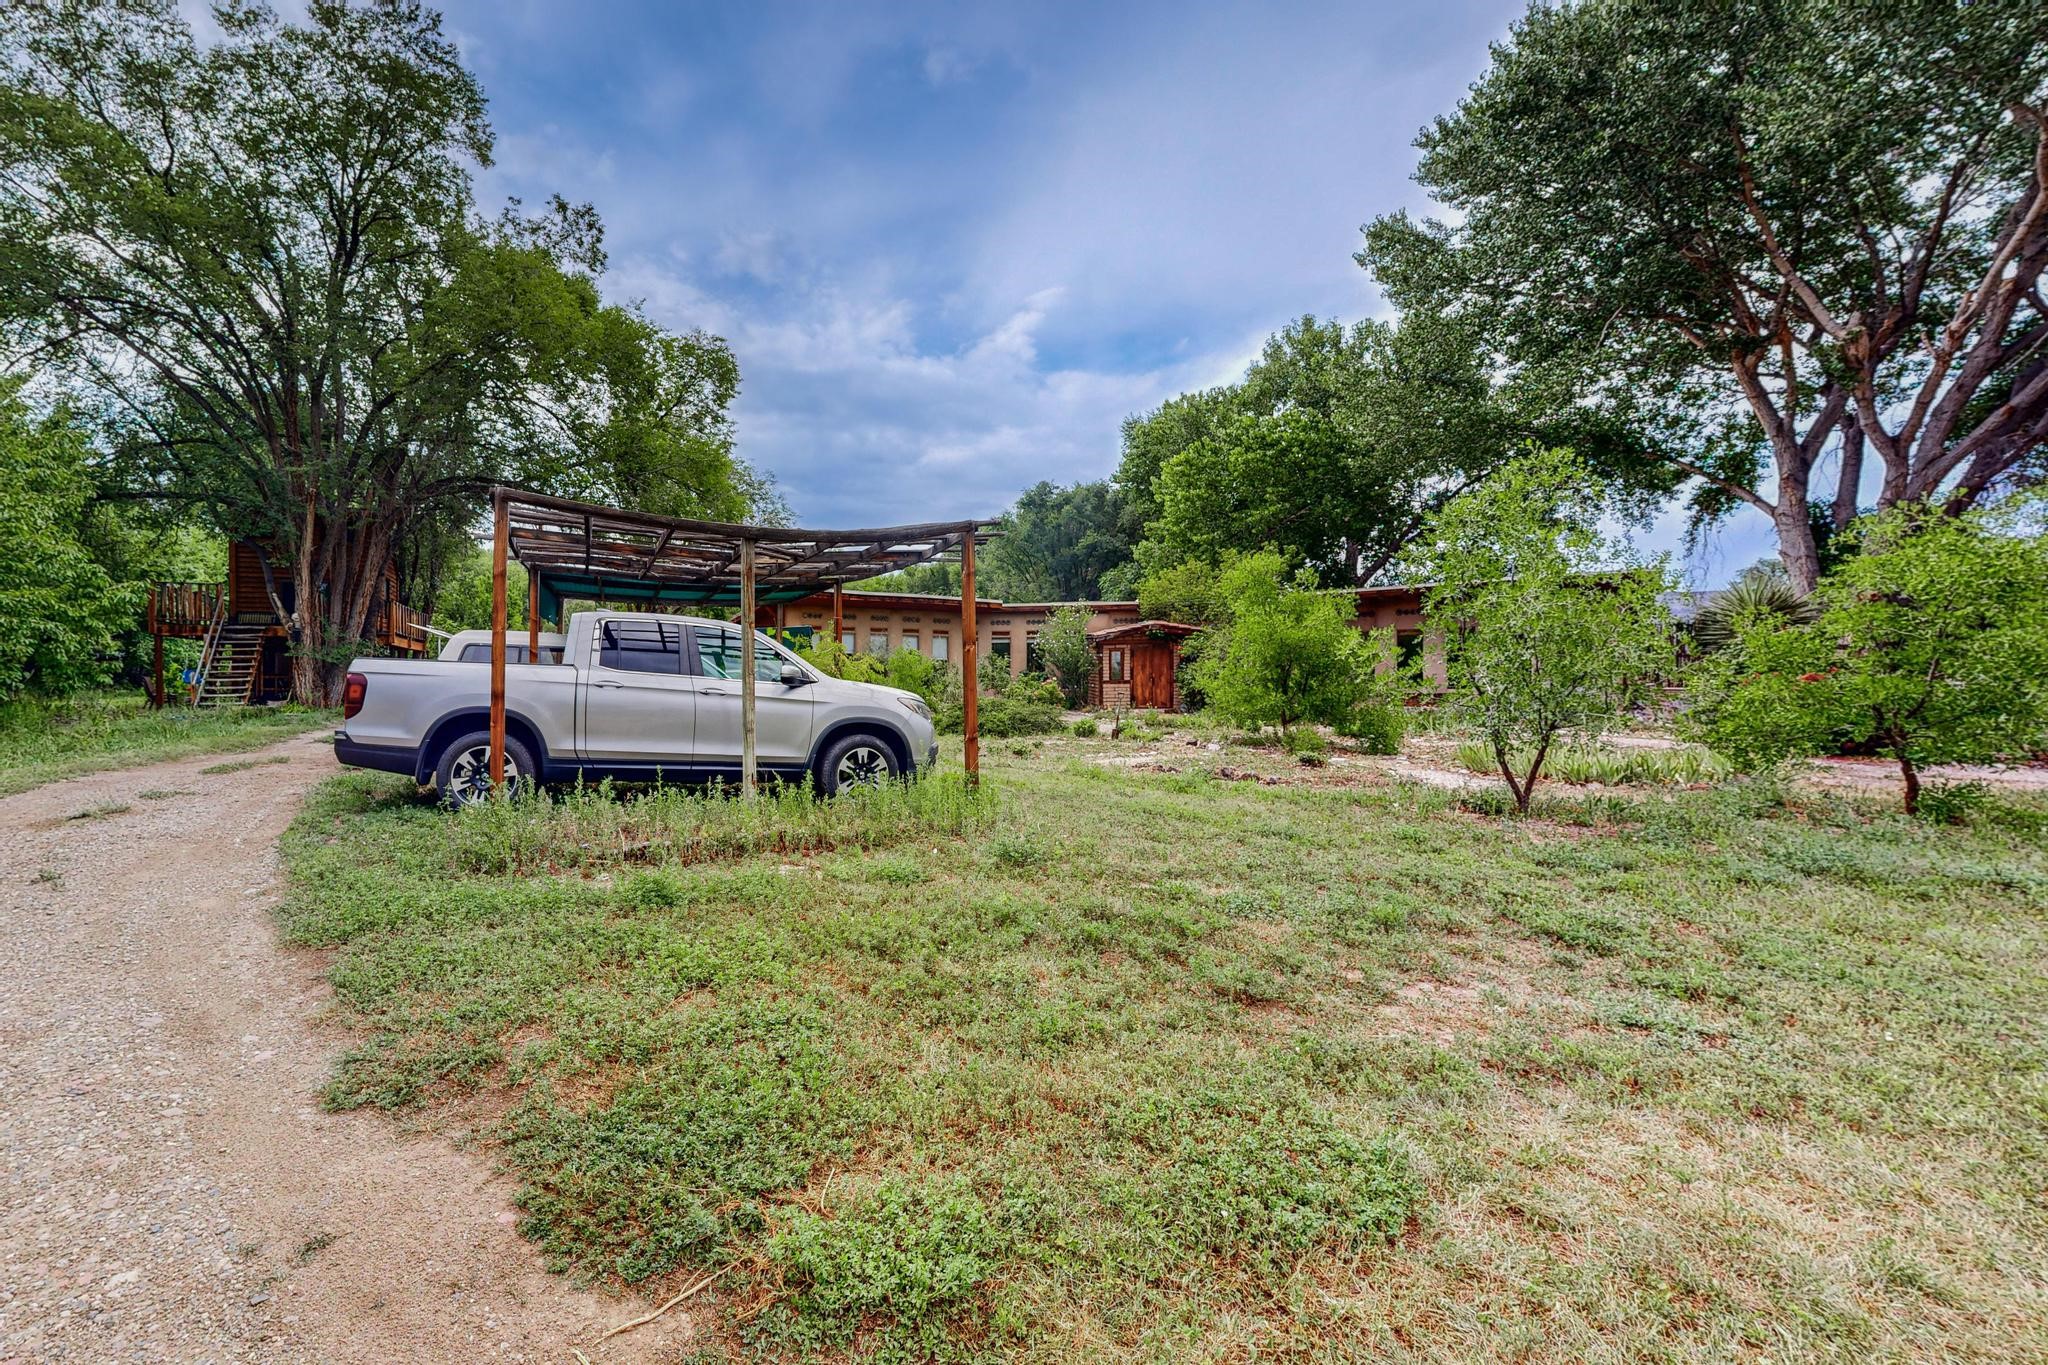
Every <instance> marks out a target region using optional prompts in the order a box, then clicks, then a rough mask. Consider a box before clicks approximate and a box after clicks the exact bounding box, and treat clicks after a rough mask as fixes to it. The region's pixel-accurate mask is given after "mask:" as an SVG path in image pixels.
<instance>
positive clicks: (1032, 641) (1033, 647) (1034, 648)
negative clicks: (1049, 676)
mask: <svg viewBox="0 0 2048 1365" xmlns="http://www.w3.org/2000/svg"><path fill="white" fill-rule="evenodd" d="M1024 671H1025V672H1027V673H1043V672H1045V660H1044V659H1041V658H1040V657H1039V656H1038V632H1037V631H1035V630H1034V631H1032V632H1031V633H1030V634H1029V635H1026V636H1025V637H1024Z"/></svg>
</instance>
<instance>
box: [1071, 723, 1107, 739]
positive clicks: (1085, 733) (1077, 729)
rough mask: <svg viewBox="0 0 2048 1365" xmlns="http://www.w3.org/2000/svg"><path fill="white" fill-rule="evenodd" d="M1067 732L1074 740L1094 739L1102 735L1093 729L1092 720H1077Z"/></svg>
mask: <svg viewBox="0 0 2048 1365" xmlns="http://www.w3.org/2000/svg"><path fill="white" fill-rule="evenodd" d="M1067 730H1068V733H1069V734H1071V735H1073V736H1074V738H1076V739H1094V738H1096V737H1097V736H1099V735H1100V734H1101V733H1102V732H1101V731H1100V730H1098V729H1097V728H1096V727H1095V721H1094V720H1093V719H1092V718H1091V719H1089V720H1077V721H1075V722H1074V723H1073V724H1072V725H1070V726H1068V727H1067Z"/></svg>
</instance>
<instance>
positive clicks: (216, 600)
mask: <svg viewBox="0 0 2048 1365" xmlns="http://www.w3.org/2000/svg"><path fill="white" fill-rule="evenodd" d="M227 591H228V585H227V584H225V583H159V584H157V585H156V586H155V587H153V588H151V589H150V590H149V606H148V611H147V615H146V618H145V620H146V629H147V630H148V631H149V633H150V634H152V635H173V636H190V637H192V638H195V639H196V638H199V637H202V636H204V635H205V634H206V630H207V627H208V626H209V625H211V624H212V622H213V618H214V614H215V613H216V612H218V611H219V610H220V605H221V602H222V601H223V600H224V599H225V598H226V596H227Z"/></svg>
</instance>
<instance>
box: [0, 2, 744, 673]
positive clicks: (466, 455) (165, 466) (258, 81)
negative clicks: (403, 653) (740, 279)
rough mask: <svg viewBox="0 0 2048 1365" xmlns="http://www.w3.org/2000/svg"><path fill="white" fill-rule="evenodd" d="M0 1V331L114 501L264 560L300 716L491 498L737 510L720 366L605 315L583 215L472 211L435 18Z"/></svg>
mask: <svg viewBox="0 0 2048 1365" xmlns="http://www.w3.org/2000/svg"><path fill="white" fill-rule="evenodd" d="M214 17H215V20H216V23H217V24H218V26H219V29H220V34H221V36H220V37H219V39H218V40H217V41H214V42H210V43H207V44H203V45H202V44H200V43H198V42H196V41H195V40H194V38H193V35H192V33H191V31H190V29H189V28H188V26H187V25H186V24H185V22H184V21H183V19H182V18H181V17H180V15H179V13H178V11H177V8H176V6H175V5H174V3H172V0H118V3H107V4H98V5H87V4H71V3H63V2H62V0H45V2H44V3H25V4H20V5H14V6H10V8H9V22H8V25H7V26H6V29H5V34H4V36H0V325H4V326H5V327H6V328H7V332H8V336H9V338H10V340H11V341H13V342H14V343H15V346H16V351H17V363H18V364H23V365H28V366H32V367H33V368H34V369H35V370H36V371H37V372H38V373H39V374H40V375H42V376H44V377H45V378H47V379H50V380H53V381H55V382H56V383H59V384H61V385H63V386H64V387H66V388H67V389H69V390H70V392H71V394H72V395H73V399H74V401H75V402H77V403H78V404H79V405H80V406H82V407H84V406H88V405H89V406H93V407H96V408H97V410H98V411H99V413H100V414H101V416H102V418H103V420H104V422H105V424H106V426H107V427H108V429H109V431H110V432H111V433H112V435H111V437H110V439H112V440H114V441H115V442H116V443H118V445H119V446H120V448H121V450H122V452H123V453H124V455H125V456H126V457H127V460H128V465H129V471H130V475H129V476H130V479H131V481H132V484H133V488H134V491H136V492H138V493H140V494H145V495H147V496H149V497H152V498H155V499H158V500H160V501H162V502H166V503H170V504H174V505H178V506H183V507H188V508H197V509H201V510H202V511H203V512H204V513H205V514H206V515H207V516H208V517H210V519H211V520H212V521H213V522H214V523H215V524H216V525H217V526H218V527H219V528H220V529H221V530H223V531H225V532H228V533H230V534H236V535H247V534H260V535H270V536H276V537H280V538H281V539H282V540H283V541H284V542H285V543H286V544H288V545H290V546H292V547H293V557H292V562H291V563H290V564H289V565H288V566H283V568H284V571H283V573H281V574H280V578H281V579H282V580H284V581H288V582H289V583H290V584H291V585H292V587H293V589H294V598H295V605H294V620H293V626H294V633H295V638H296V641H297V646H296V648H297V676H296V685H297V691H298V693H299V695H300V696H301V697H302V698H304V699H306V700H311V701H321V700H325V699H326V698H327V697H328V696H329V695H330V694H331V692H332V688H333V685H334V682H335V680H336V675H337V665H338V663H339V661H340V660H341V659H343V658H345V657H346V656H347V654H348V653H349V652H351V651H353V650H354V649H356V648H357V647H358V644H359V640H360V637H361V636H362V635H363V634H364V624H365V620H366V617H367V613H368V610H369V608H370V605H371V601H372V597H373V594H374V593H375V592H376V590H377V581H378V574H379V570H380V567H381V565H382V564H383V562H384V561H385V559H386V558H387V557H388V556H389V555H390V554H391V553H392V552H393V550H394V548H395V547H396V546H398V545H400V544H401V543H402V542H404V541H405V540H406V539H407V537H408V536H411V535H413V534H415V533H418V532H420V531H422V530H423V529H430V530H438V531H440V532H442V533H443V535H444V538H445V532H446V530H447V529H448V528H449V527H451V526H462V525H465V524H466V523H467V522H468V521H469V520H470V519H471V518H472V517H473V516H474V513H475V510H476V509H477V507H478V506H479V502H480V499H481V496H482V494H483V492H484V491H485V490H486V489H487V488H488V487H489V486H490V485H491V484H493V483H495V482H499V481H512V482H518V483H521V484H525V485H529V486H534V487H538V488H541V489H546V490H552V491H557V492H564V493H572V494H583V495H587V496H595V497H601V498H605V499H616V500H621V501H625V502H628V503H632V504H635V505H639V506H644V507H649V508H652V509H655V510H660V511H666V512H694V513H698V514H701V515H713V516H737V515H742V514H744V513H745V512H747V511H748V510H749V506H748V504H749V499H750V497H751V496H752V495H754V494H756V493H758V492H759V491H760V485H759V482H758V481H757V480H753V479H751V478H750V476H749V475H748V473H747V471H745V470H744V469H743V468H742V467H741V466H739V465H738V464H737V463H736V462H735V461H734V459H733V458H732V455H731V451H730V432H729V427H728V421H727V416H726V411H727V405H728V403H729V402H730V400H731V398H732V396H733V393H734V391H735V388H736V386H737V383H738V375H737V368H736V366H735V364H734V362H733V359H732V356H731V354H730V352H729V351H728V350H727V348H726V347H725V345H724V344H723V343H722V342H720V341H718V340H717V339H715V338H712V337H708V336H703V335H701V334H694V333H693V334H690V335H687V336H675V335H672V334H669V333H666V332H664V331H662V330H661V329H660V328H658V327H656V326H654V325H653V324H652V323H650V322H649V321H648V320H647V319H646V318H645V317H643V316H642V315H641V314H639V313H638V312H637V311H635V310H633V309H630V308H624V307H618V306H607V305H606V304H605V303H604V302H603V300H602V299H601V297H600V296H599V293H598V290H597V286H596V283H595V279H596V276H597V274H598V273H599V272H600V271H601V269H602V266H603V254H602V247H601V235H600V230H599V224H598V222H597V220H596V217H595V215H594V213H593V212H592V211H591V210H589V209H588V208H587V207H584V208H578V207H572V206H570V205H567V204H564V203H561V202H559V201H557V202H555V203H554V204H552V205H550V206H549V207H548V208H547V209H545V210H543V211H541V212H538V213H527V212H526V211H524V210H523V209H522V208H521V207H520V206H519V205H517V204H514V205H512V206H510V207H508V208H507V209H506V210H505V211H504V212H503V213H501V214H499V215H496V216H490V215H486V214H484V213H482V212H480V211H479V210H478V208H477V206H476V204H475V202H474V199H473V195H472V190H471V168H472V167H474V166H477V165H489V164H490V158H491V133H490V129H489V127H488V125H487V123H486V122H485V117H484V97H483V93H482V91H481V89H480V88H479V87H478V85H477V82H476V81H475V79H474V78H473V77H472V76H471V75H470V73H469V72H467V71H466V70H464V69H463V67H462V65H461V63H460V61H459V59H458V56H457V53H456V51H455V47H454V45H453V43H452V42H450V41H449V40H448V38H447V37H446V36H445V35H444V34H443V32H442V30H441V25H440V21H439V18H438V16H436V15H435V14H433V13H432V12H431V11H428V10H426V9H423V8H422V7H421V6H419V5H418V4H416V3H408V0H375V2H374V3H367V4H347V3H337V2H336V0H316V2H315V3H313V4H311V5H310V6H309V8H308V11H307V15H306V19H305V21H304V22H303V23H300V24H286V23H283V22H281V21H280V20H279V19H278V18H277V17H276V16H275V15H274V14H273V13H272V12H271V11H270V10H269V9H268V8H266V7H264V6H261V5H258V4H245V3H222V4H219V5H217V6H216V7H215V10H214Z"/></svg>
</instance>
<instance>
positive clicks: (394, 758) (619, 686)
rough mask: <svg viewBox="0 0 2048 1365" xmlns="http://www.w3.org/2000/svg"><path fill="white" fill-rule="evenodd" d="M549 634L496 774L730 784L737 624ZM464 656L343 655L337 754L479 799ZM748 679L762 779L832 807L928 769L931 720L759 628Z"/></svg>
mask: <svg viewBox="0 0 2048 1365" xmlns="http://www.w3.org/2000/svg"><path fill="white" fill-rule="evenodd" d="M524 638H525V637H524V635H523V634H522V633H520V632H517V631H514V632H510V633H509V634H508V637H507V639H508V643H509V642H510V641H511V640H513V639H517V640H519V641H521V642H522V643H523V642H524ZM562 639H563V653H562V656H561V659H562V661H561V662H560V663H537V664H535V663H508V664H507V665H506V668H505V760H506V776H507V777H508V778H516V779H517V780H519V781H534V780H538V781H541V782H563V781H571V780H573V779H575V778H577V777H579V776H581V777H584V778H588V779H591V780H593V781H594V780H597V779H600V778H605V777H611V778H617V779H619V780H621V781H631V782H652V781H667V782H705V781H710V780H713V779H722V780H725V781H737V780H738V779H739V775H740V632H739V627H737V626H735V625H731V624H729V623H727V622H724V621H709V620H702V619H699V618H697V617H690V616H656V615H647V614H633V613H620V612H603V611H586V612H578V613H576V614H575V615H573V616H571V617H570V618H569V628H568V629H567V630H566V631H564V632H563V637H562ZM542 653H543V656H544V657H545V656H546V655H547V653H548V651H546V650H543V651H542ZM507 654H508V655H510V651H509V650H508V651H507ZM473 658H474V655H473V654H470V653H465V654H463V655H460V656H458V658H457V659H453V660H451V659H449V658H447V657H446V656H444V657H442V658H440V659H357V660H355V661H354V662H353V663H351V664H350V665H349V674H348V682H347V686H346V687H345V688H344V690H343V693H342V711H341V714H342V728H341V729H339V730H337V731H336V732H335V735H334V756H335V757H336V758H337V759H339V760H340V761H341V762H342V763H344V764H346V765H349V766H351V767H357V768H376V769H379V770H381V771H384V772H394V773H405V774H406V775H408V776H410V777H411V778H412V779H413V780H414V781H416V782H418V783H420V784H421V785H422V786H427V785H431V786H434V787H436V788H438V789H439V790H440V792H441V793H442V795H443V796H444V797H446V798H447V799H449V800H451V801H455V802H458V803H460V802H466V801H471V800H474V799H476V798H477V797H479V796H481V795H483V794H485V793H486V792H488V791H489V788H490V773H489V759H490V697H491V667H490V651H489V649H488V647H486V649H485V650H484V651H483V657H482V658H481V659H476V660H475V661H472V659H473ZM754 678H755V683H754V717H755V755H756V763H757V764H758V766H759V769H760V771H761V773H762V775H763V776H774V777H780V778H784V779H787V780H791V781H795V780H800V779H802V778H803V777H804V776H806V775H809V776H810V777H811V778H812V780H813V781H814V782H815V783H816V785H817V788H818V790H819V791H821V792H823V793H824V794H826V795H828V796H830V795H834V794H836V793H838V792H840V791H842V790H844V789H846V788H847V787H850V786H856V785H860V784H866V783H879V782H883V781H886V780H888V779H889V778H891V777H896V776H916V775H917V774H918V773H919V772H920V771H922V770H924V769H926V768H929V767H930V766H931V765H932V764H933V763H934V762H935V761H936V760H937V758H938V740H937V737H936V735H935V733H934V731H933V729H932V714H931V711H930V709H929V708H927V707H926V706H925V704H924V702H923V701H922V700H921V699H920V698H919V697H918V696H917V695H916V694H915V693H912V692H904V691H901V690H899V689H897V688H894V687H878V686H875V685H873V684H871V683H856V682H846V681H843V680H841V679H838V678H831V677H827V676H825V675H824V674H821V673H819V672H818V671H817V670H815V669H813V668H812V667H811V666H810V665H808V664H806V663H804V662H803V661H802V660H801V659H799V658H797V657H796V656H795V655H794V654H791V653H790V652H789V651H788V650H785V649H783V648H782V647H781V646H779V645H777V644H776V643H775V642H774V641H772V640H770V639H769V638H768V637H767V636H765V635H762V634H760V633H759V632H756V633H755V637H754Z"/></svg>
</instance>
